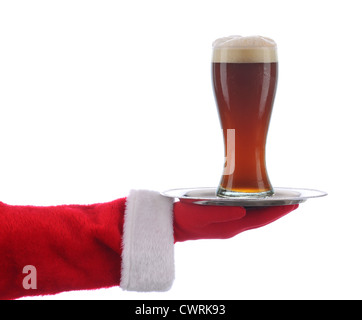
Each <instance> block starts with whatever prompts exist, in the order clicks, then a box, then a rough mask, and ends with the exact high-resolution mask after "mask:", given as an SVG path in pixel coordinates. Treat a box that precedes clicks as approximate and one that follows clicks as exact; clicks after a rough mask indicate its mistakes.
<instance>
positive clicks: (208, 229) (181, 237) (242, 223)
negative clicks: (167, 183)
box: [173, 201, 298, 242]
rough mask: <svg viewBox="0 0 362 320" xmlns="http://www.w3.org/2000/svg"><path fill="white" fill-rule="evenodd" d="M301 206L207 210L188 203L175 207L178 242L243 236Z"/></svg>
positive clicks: (178, 203)
mask: <svg viewBox="0 0 362 320" xmlns="http://www.w3.org/2000/svg"><path fill="white" fill-rule="evenodd" d="M297 208H298V205H288V206H271V207H254V208H243V207H232V206H230V207H229V206H207V205H197V204H192V203H188V202H182V201H179V202H176V203H175V204H174V209H173V211H174V238H175V242H181V241H187V240H197V239H228V238H231V237H234V236H235V235H237V234H239V233H240V232H243V231H246V230H249V229H254V228H259V227H262V226H265V225H267V224H269V223H271V222H273V221H275V220H277V219H279V218H281V217H282V216H284V215H286V214H287V213H289V212H291V211H293V210H295V209H297Z"/></svg>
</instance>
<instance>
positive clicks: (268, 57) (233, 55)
mask: <svg viewBox="0 0 362 320" xmlns="http://www.w3.org/2000/svg"><path fill="white" fill-rule="evenodd" d="M213 48H214V51H213V59H212V61H213V62H228V63H255V62H266V63H269V62H277V61H278V57H277V45H276V43H275V41H274V40H272V39H270V38H266V37H261V36H249V37H242V36H230V37H224V38H220V39H217V40H215V41H214V43H213Z"/></svg>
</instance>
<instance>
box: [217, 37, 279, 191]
mask: <svg viewBox="0 0 362 320" xmlns="http://www.w3.org/2000/svg"><path fill="white" fill-rule="evenodd" d="M277 77H278V62H277V47H276V44H275V42H274V41H273V40H271V39H269V38H264V37H260V36H253V37H241V36H232V37H226V38H221V39H218V40H216V41H215V42H214V43H213V57H212V79H213V89H214V95H215V100H216V104H217V108H218V113H219V118H220V123H221V127H222V131H223V137H224V149H225V166H224V171H223V175H222V177H221V181H220V184H219V187H218V190H217V195H218V196H220V197H237V198H242V197H245V196H246V197H264V196H269V195H272V194H273V187H272V185H271V183H270V181H269V177H268V173H267V169H266V162H265V144H266V138H267V133H268V128H269V121H270V117H271V113H272V108H273V102H274V96H275V92H276V86H277Z"/></svg>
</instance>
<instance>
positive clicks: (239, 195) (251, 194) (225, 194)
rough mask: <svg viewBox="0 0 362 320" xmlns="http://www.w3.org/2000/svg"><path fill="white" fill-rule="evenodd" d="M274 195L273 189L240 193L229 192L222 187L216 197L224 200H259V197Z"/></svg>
mask: <svg viewBox="0 0 362 320" xmlns="http://www.w3.org/2000/svg"><path fill="white" fill-rule="evenodd" d="M273 194H274V190H273V189H271V190H267V191H262V192H240V191H232V190H227V189H225V188H223V187H221V186H219V187H218V189H217V192H216V195H217V196H218V197H222V198H246V197H247V198H251V197H253V198H254V197H255V198H258V197H267V196H272V195H273Z"/></svg>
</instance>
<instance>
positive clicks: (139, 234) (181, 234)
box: [0, 190, 297, 299]
mask: <svg viewBox="0 0 362 320" xmlns="http://www.w3.org/2000/svg"><path fill="white" fill-rule="evenodd" d="M296 208H297V206H281V207H269V208H259V209H251V210H245V209H244V208H242V207H218V206H215V207H213V206H200V205H194V204H189V203H183V202H177V203H174V202H173V200H172V199H169V198H165V197H162V196H161V195H160V194H159V193H158V192H154V191H148V190H133V191H131V193H130V194H129V196H128V197H127V198H122V199H118V200H115V201H112V202H108V203H100V204H93V205H62V206H52V207H35V206H10V205H7V204H4V203H0V298H2V299H15V298H19V297H23V296H31V295H44V294H54V293H59V292H62V291H69V290H81V289H96V288H104V287H110V286H115V285H119V283H120V285H121V287H122V288H123V289H125V290H134V291H165V290H168V289H169V288H170V287H171V285H172V283H173V280H174V242H177V241H186V240H196V239H226V238H230V237H232V236H235V235H236V234H238V233H240V232H242V231H245V230H248V229H252V228H258V227H261V226H264V225H265V224H268V223H270V222H273V221H274V220H276V219H278V218H280V217H282V216H283V215H285V214H287V213H289V212H290V211H292V210H294V209H296Z"/></svg>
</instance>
